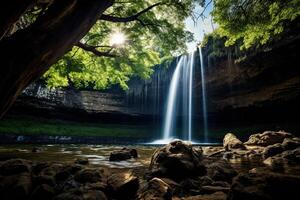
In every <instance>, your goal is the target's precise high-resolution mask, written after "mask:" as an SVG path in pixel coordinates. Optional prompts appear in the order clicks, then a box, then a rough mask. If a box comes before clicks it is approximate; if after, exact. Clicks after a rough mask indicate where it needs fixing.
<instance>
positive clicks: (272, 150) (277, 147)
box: [263, 143, 284, 159]
mask: <svg viewBox="0 0 300 200" xmlns="http://www.w3.org/2000/svg"><path fill="white" fill-rule="evenodd" d="M283 151H284V148H283V147H282V145H281V144H280V143H277V144H273V145H269V146H267V147H266V148H265V149H264V151H263V157H264V158H265V159H266V158H268V157H271V156H275V155H277V154H280V153H282V152H283Z"/></svg>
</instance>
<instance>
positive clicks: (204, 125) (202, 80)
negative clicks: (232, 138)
mask: <svg viewBox="0 0 300 200" xmlns="http://www.w3.org/2000/svg"><path fill="white" fill-rule="evenodd" d="M199 56H200V67H201V82H202V84H201V85H202V109H203V131H204V142H208V129H207V107H206V85H205V71H204V70H205V68H204V63H203V56H202V49H201V47H199Z"/></svg>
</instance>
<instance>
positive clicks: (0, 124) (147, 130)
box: [0, 118, 154, 138]
mask: <svg viewBox="0 0 300 200" xmlns="http://www.w3.org/2000/svg"><path fill="white" fill-rule="evenodd" d="M153 131H154V130H153V128H151V127H147V126H140V125H136V126H135V125H119V124H96V123H80V122H71V121H60V120H53V119H52V120H51V119H30V118H28V119H27V118H24V119H14V118H8V119H3V120H1V121H0V134H1V133H11V134H18V135H53V136H60V135H61V136H110V137H140V138H143V137H150V136H151V135H152V134H153Z"/></svg>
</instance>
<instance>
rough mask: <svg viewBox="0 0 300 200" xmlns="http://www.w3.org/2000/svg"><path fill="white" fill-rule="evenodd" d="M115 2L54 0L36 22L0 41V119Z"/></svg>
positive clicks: (110, 0)
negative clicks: (30, 84) (25, 89)
mask: <svg viewBox="0 0 300 200" xmlns="http://www.w3.org/2000/svg"><path fill="white" fill-rule="evenodd" d="M112 4H113V0H55V1H54V3H53V4H52V5H51V6H50V7H49V8H48V10H47V11H46V13H45V14H44V15H42V16H40V17H39V18H38V19H37V20H36V22H34V23H33V24H32V25H30V26H29V27H28V28H26V29H23V30H20V31H18V32H16V33H15V34H13V35H12V36H10V37H9V38H5V39H3V40H2V41H1V42H0V60H1V67H0V118H1V117H2V116H3V115H4V114H5V113H6V112H7V110H8V109H9V108H10V107H11V105H12V104H13V102H14V101H15V100H16V98H17V96H18V95H19V94H20V93H21V92H22V90H23V89H24V88H25V87H26V86H27V85H28V84H29V83H31V82H33V81H35V80H36V79H38V78H39V77H41V76H42V75H43V74H44V73H45V72H46V71H47V70H48V69H49V67H50V66H51V65H52V64H54V63H55V62H56V61H57V60H58V59H60V58H61V57H62V56H63V55H64V54H65V53H66V52H68V51H69V50H71V48H72V47H73V45H74V44H76V43H77V42H78V41H79V40H80V39H81V38H82V37H83V36H84V35H85V34H86V33H87V32H88V31H89V30H90V28H91V27H92V26H93V25H94V24H95V23H96V21H97V19H98V18H99V17H100V16H101V14H102V13H103V12H104V11H105V10H106V9H107V8H108V7H110V6H111V5H112Z"/></svg>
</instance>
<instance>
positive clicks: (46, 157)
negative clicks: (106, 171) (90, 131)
mask: <svg viewBox="0 0 300 200" xmlns="http://www.w3.org/2000/svg"><path fill="white" fill-rule="evenodd" d="M122 148H123V146H115V145H5V146H0V160H6V159H10V158H23V159H30V160H34V161H42V162H47V161H51V162H74V160H75V159H77V158H87V159H88V160H89V163H90V165H96V166H106V167H110V168H137V167H143V166H146V165H148V164H149V163H150V159H151V155H152V154H153V152H154V150H155V148H156V147H155V146H149V145H148V146H128V148H136V149H138V152H139V157H138V158H136V159H129V160H126V161H118V162H113V161H109V155H110V153H111V152H112V151H114V150H120V149H122ZM33 149H35V150H37V151H36V152H32V150H33Z"/></svg>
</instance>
